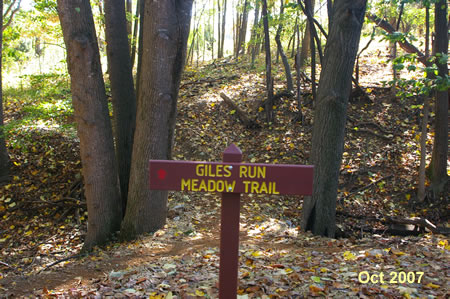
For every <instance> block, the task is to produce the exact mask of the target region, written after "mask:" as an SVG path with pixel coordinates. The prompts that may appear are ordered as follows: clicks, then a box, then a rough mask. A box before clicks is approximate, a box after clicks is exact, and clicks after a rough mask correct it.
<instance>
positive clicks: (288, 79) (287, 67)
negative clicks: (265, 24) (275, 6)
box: [275, 0, 294, 92]
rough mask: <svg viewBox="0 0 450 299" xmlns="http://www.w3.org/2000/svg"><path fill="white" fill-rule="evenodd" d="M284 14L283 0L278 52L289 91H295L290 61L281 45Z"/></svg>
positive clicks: (276, 40) (276, 37)
mask: <svg viewBox="0 0 450 299" xmlns="http://www.w3.org/2000/svg"><path fill="white" fill-rule="evenodd" d="M283 13H284V5H283V0H281V7H280V23H279V25H278V28H277V34H276V35H275V42H276V43H277V48H278V52H279V53H280V56H281V60H282V61H283V66H284V73H285V74H286V83H287V89H288V91H290V92H292V91H294V84H293V83H292V73H291V66H290V65H289V61H288V59H287V57H286V54H285V53H284V50H283V45H282V44H281V32H282V31H283V20H282V19H283Z"/></svg>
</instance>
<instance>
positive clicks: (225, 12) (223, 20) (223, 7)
mask: <svg viewBox="0 0 450 299" xmlns="http://www.w3.org/2000/svg"><path fill="white" fill-rule="evenodd" d="M219 1H220V0H219ZM226 19H227V0H224V1H223V6H222V34H221V37H222V39H221V40H220V46H219V48H220V51H219V54H220V55H219V58H222V57H223V53H224V52H223V47H224V43H225V35H226V34H225V25H226Z"/></svg>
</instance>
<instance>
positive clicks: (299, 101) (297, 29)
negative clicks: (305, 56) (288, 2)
mask: <svg viewBox="0 0 450 299" xmlns="http://www.w3.org/2000/svg"><path fill="white" fill-rule="evenodd" d="M297 18H298V15H297ZM296 25H297V26H296V27H295V33H296V34H297V41H298V42H297V49H296V54H295V55H296V56H295V61H296V63H295V72H296V79H297V108H298V120H299V121H300V123H303V111H302V90H301V80H300V71H301V69H300V64H299V63H297V61H299V60H300V26H299V24H298V22H297V24H296Z"/></svg>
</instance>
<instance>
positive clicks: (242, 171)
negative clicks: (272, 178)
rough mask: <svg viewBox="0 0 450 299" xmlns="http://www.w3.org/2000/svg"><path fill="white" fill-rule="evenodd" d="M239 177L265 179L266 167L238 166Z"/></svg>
mask: <svg viewBox="0 0 450 299" xmlns="http://www.w3.org/2000/svg"><path fill="white" fill-rule="evenodd" d="M239 177H240V178H250V179H265V178H266V167H265V166H247V165H241V166H239Z"/></svg>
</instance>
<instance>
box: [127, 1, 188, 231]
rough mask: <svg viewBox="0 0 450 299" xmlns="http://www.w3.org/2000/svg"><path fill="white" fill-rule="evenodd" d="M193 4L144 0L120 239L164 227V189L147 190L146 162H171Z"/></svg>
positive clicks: (147, 170) (165, 211)
mask: <svg viewBox="0 0 450 299" xmlns="http://www.w3.org/2000/svg"><path fill="white" fill-rule="evenodd" d="M191 10H192V0H184V1H147V2H146V5H145V14H144V36H143V37H144V40H143V46H144V51H143V53H144V55H143V57H142V73H141V76H140V78H139V80H140V83H139V86H140V89H141V90H140V91H139V92H138V94H139V96H138V105H137V106H138V113H137V117H136V131H135V138H134V144H133V160H132V165H131V176H130V186H129V193H128V203H127V210H126V214H125V218H124V221H123V223H122V229H121V237H122V238H123V239H132V238H135V237H136V236H138V235H139V234H142V233H146V232H153V231H156V230H157V229H159V228H161V227H163V226H164V224H165V221H166V213H167V191H158V190H149V187H148V182H149V169H148V161H149V160H150V159H165V160H167V159H170V158H171V151H172V143H173V139H174V129H175V120H176V105H177V97H178V90H179V84H180V80H181V74H182V71H183V68H184V62H185V60H186V44H187V39H188V35H189V25H190V19H191Z"/></svg>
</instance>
